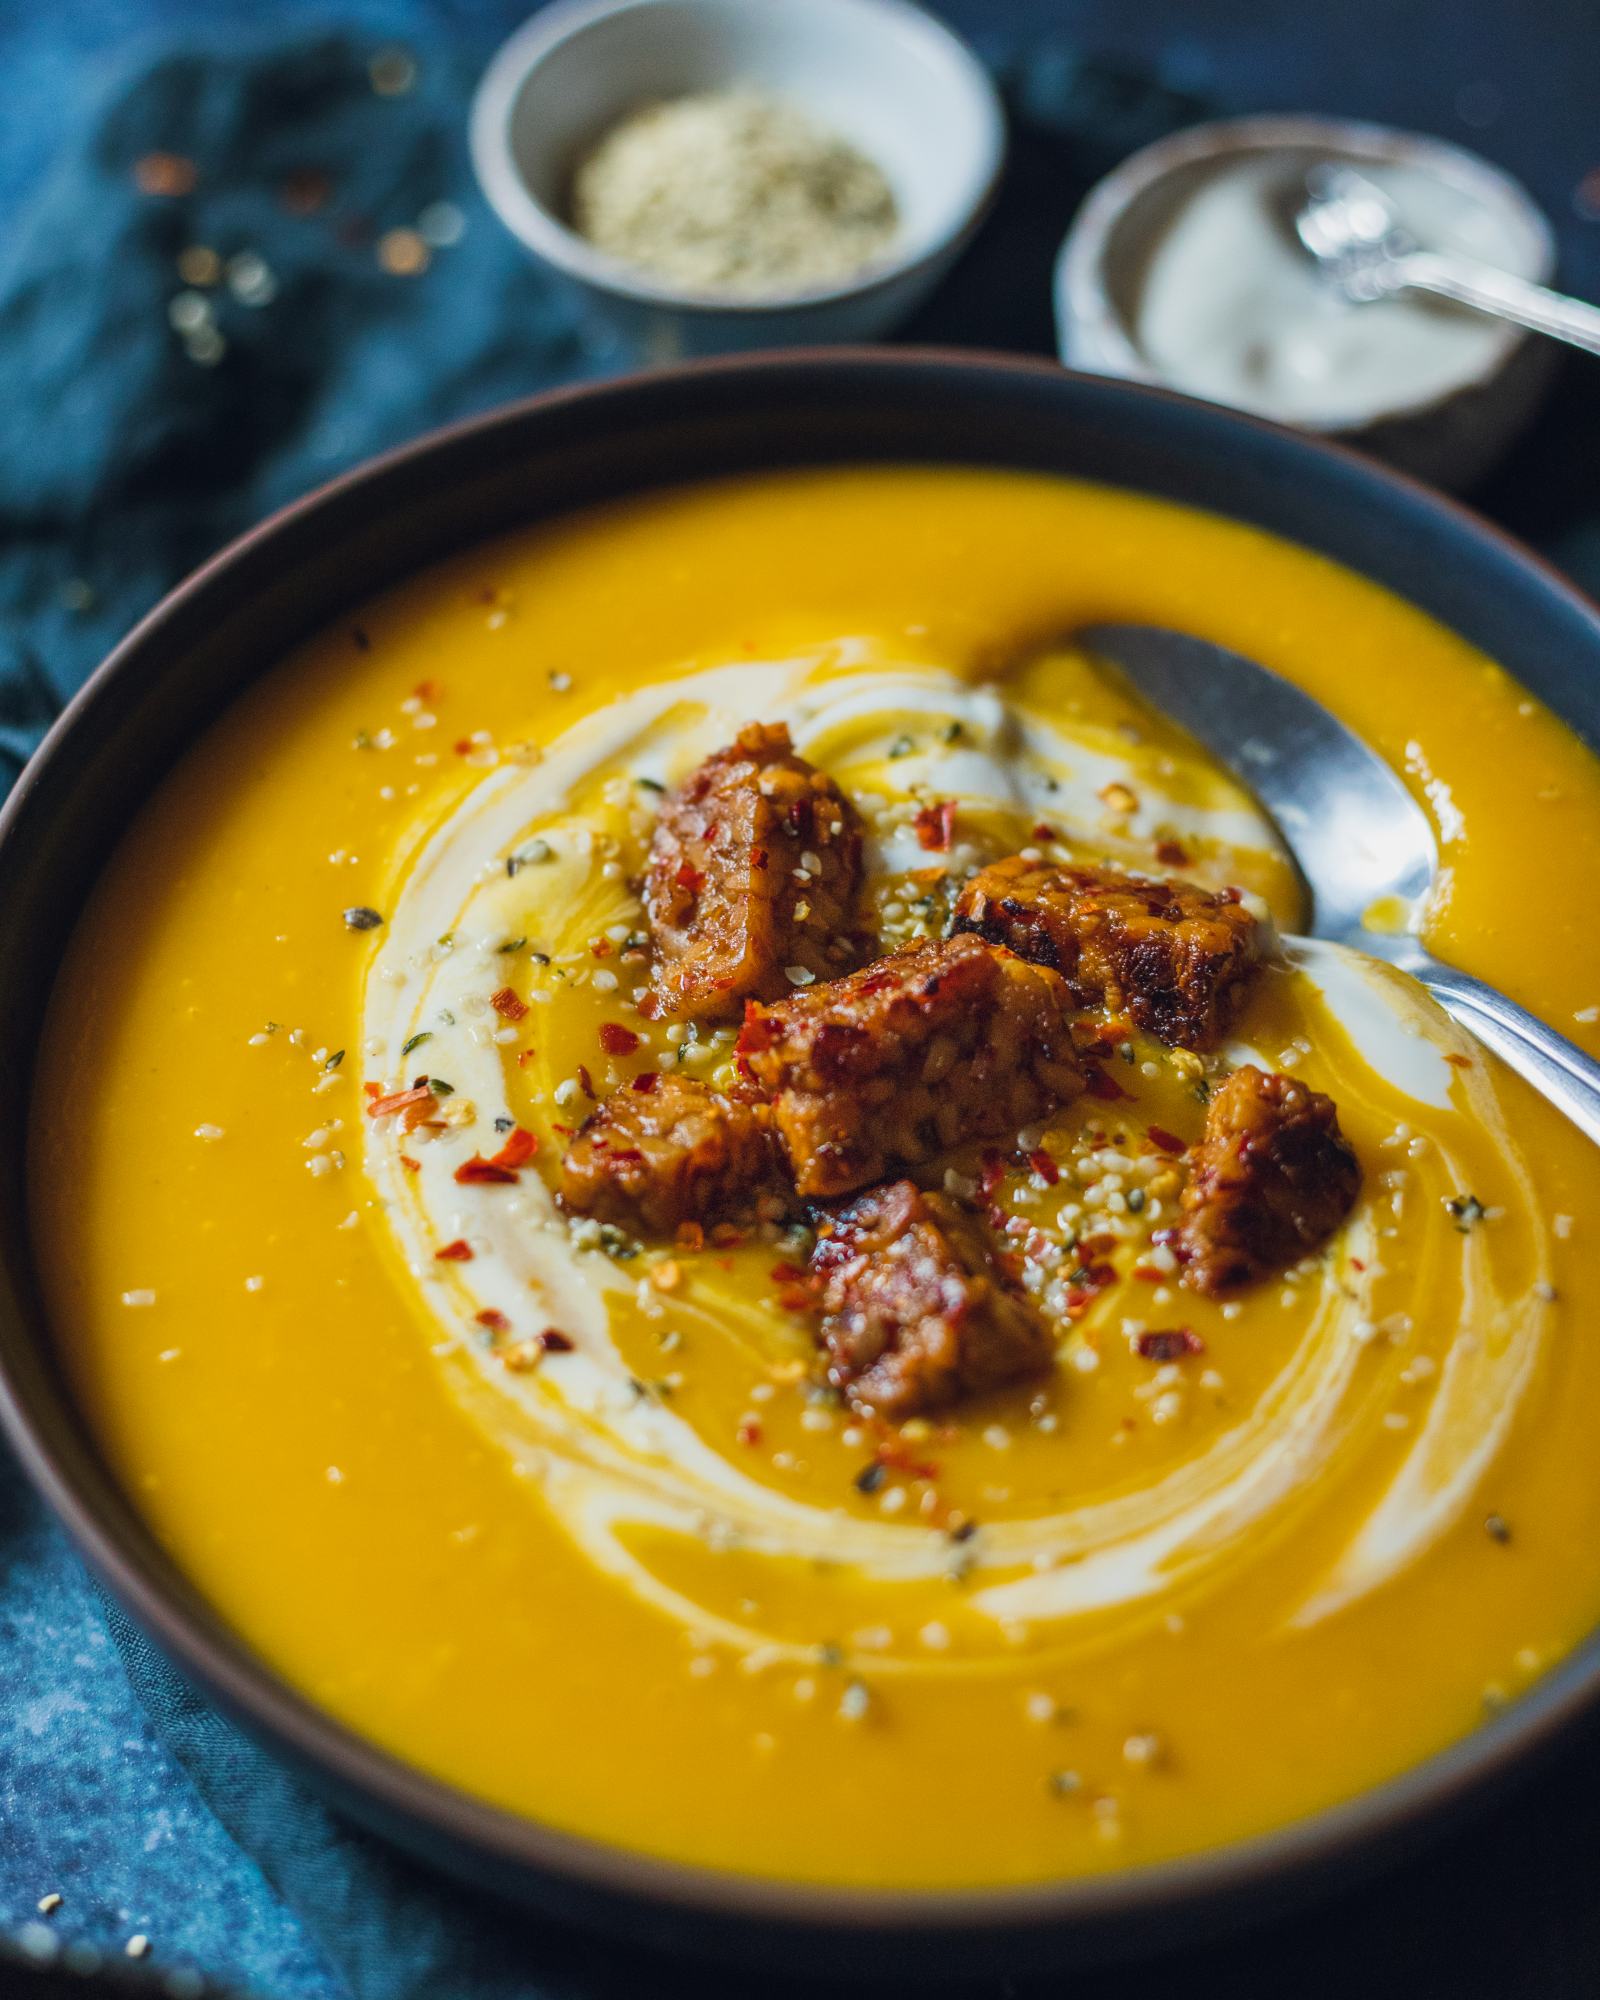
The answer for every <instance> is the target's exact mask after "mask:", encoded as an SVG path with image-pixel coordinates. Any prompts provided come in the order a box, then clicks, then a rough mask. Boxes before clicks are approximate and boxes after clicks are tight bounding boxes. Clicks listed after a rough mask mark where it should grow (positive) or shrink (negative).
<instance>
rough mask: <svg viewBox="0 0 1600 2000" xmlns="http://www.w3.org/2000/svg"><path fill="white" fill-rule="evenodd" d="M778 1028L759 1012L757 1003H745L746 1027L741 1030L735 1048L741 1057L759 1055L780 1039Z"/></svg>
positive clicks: (751, 1001)
mask: <svg viewBox="0 0 1600 2000" xmlns="http://www.w3.org/2000/svg"><path fill="white" fill-rule="evenodd" d="M778 1033H779V1030H778V1027H777V1025H776V1023H775V1022H772V1021H769V1020H767V1019H766V1018H765V1017H764V1016H763V1015H762V1014H761V1013H759V1012H758V1011H757V1003H756V1002H755V1001H754V1000H747V1001H746V1002H745V1003H744V1026H743V1027H742V1028H740V1030H739V1039H738V1040H737V1041H736V1042H735V1043H734V1045H733V1046H734V1047H735V1048H736V1049H737V1050H738V1051H739V1053H740V1054H741V1055H751V1054H759V1052H760V1051H761V1050H762V1049H769V1048H771V1046H772V1044H773V1043H774V1042H775V1041H776V1040H777V1039H778Z"/></svg>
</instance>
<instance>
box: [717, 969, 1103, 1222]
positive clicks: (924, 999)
mask: <svg viewBox="0 0 1600 2000" xmlns="http://www.w3.org/2000/svg"><path fill="white" fill-rule="evenodd" d="M1070 1005H1071V994H1070V993H1069V991H1068V989H1067V987H1066V985H1065V984H1064V982H1063V981H1062V980H1061V979H1059V978H1058V977H1057V975H1056V974H1055V973H1053V972H1048V971H1045V970H1044V969H1043V968H1042V967H1040V966H1036V965H1028V964H1026V963H1024V961H1023V960H1022V959H1020V958H1018V957H1016V955H1015V954H1014V953H1012V952H1009V951H1002V950H998V949H997V948H996V947H995V946H993V945H988V944H984V943H982V942H981V941H980V940H979V939H977V938H970V937H958V938H941V939H933V940H929V941H927V942H924V943H921V944H912V945H906V946H903V947H902V948H901V950H899V951H897V952H891V953H890V955H889V956H888V957H887V958H881V959H879V960H878V961H877V962H876V963H875V964H873V965H869V966H867V967H865V968H864V969H863V970H862V971H860V972H855V973H852V974H850V976H849V977H848V978H846V979H836V980H834V981H832V982H831V983H830V984H828V985H826V986H813V987H809V988H807V989H806V990H805V991H803V992H799V993H794V994H791V995H790V997H789V998H788V999H787V1000H782V1001H779V1002H778V1004H777V1005H776V1006H772V1007H763V1006H758V1005H756V1004H754V1003H752V1004H751V1006H750V1008H749V1009H748V1011H747V1013H746V1016H745V1025H744V1029H743V1031H742V1033H741V1034H740V1036H739V1050H740V1053H741V1054H742V1055H743V1057H744V1058H745V1060H746V1062H747V1063H748V1064H749V1068H750V1073H751V1074H752V1075H753V1076H754V1078H755V1080H756V1081H757V1083H759V1084H760V1085H761V1086H762V1088H763V1089H765V1090H767V1091H768V1092H770V1093H771V1095H772V1098H773V1120H774V1123H775V1124H776V1126H777V1130H778V1135H779V1137H780V1138H781V1139H782V1141H783V1145H784V1149H785V1151H786V1152H787V1154H788V1156H789V1165H790V1167H791V1169H792V1170H793V1173H794V1178H795V1184H796V1186H797V1187H798V1188H799V1190H800V1192H801V1193H802V1194H803V1195H822V1196H827V1195H838V1194H848V1193H850V1191H851V1190H852V1189H853V1188H858V1187H865V1186H866V1185H867V1184H868V1183H869V1182H871V1181H877V1180H882V1179H883V1178H884V1176H885V1175H886V1174H889V1173H892V1172H894V1171H896V1170H898V1169H900V1168H904V1167H910V1166H916V1165H919V1164H920V1163H922V1162H923V1161H925V1160H928V1159H931V1158H932V1157H933V1156H934V1155H935V1154H936V1153H941V1152H944V1151H946V1150H947V1149H948V1148H949V1147H951V1146H958V1145H961V1144H964V1143H965V1142H966V1141H968V1140H972V1139H998V1138H1010V1137H1011V1136H1012V1135H1013V1134H1014V1133H1015V1132H1016V1131H1017V1130H1018V1128H1019V1127H1021V1126H1023V1125H1027V1124H1029V1123H1031V1122H1032V1121H1033V1120H1034V1119H1036V1118H1040V1117H1043V1116H1044V1115H1045V1114H1046V1113H1047V1112H1049V1111H1051V1110H1052V1109H1053V1108H1054V1107H1055V1106H1056V1105H1057V1104H1060V1103H1063V1102H1064V1101H1065V1100H1066V1099H1068V1098H1070V1097H1075V1096H1076V1095H1077V1093H1078V1092H1079V1091H1080V1090H1081V1089H1082V1088H1083V1076H1082V1073H1081V1072H1080V1070H1079V1069H1078V1066H1077V1061H1076V1058H1075V1056H1074V1054H1073V1047H1072V1034H1071V1028H1070V1024H1069V1022H1068V1018H1067V1013H1068V1009H1069V1007H1070Z"/></svg>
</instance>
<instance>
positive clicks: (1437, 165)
mask: <svg viewBox="0 0 1600 2000" xmlns="http://www.w3.org/2000/svg"><path fill="white" fill-rule="evenodd" d="M1251 154H1281V155H1287V156H1289V157H1290V158H1293V157H1295V156H1303V158H1304V160H1305V163H1306V165H1308V166H1309V165H1311V164H1313V163H1314V162H1316V161H1320V160H1336V161H1348V162H1350V163H1351V164H1353V165H1355V166H1357V167H1359V166H1362V165H1374V164H1384V163H1388V164H1395V165H1407V166H1412V167H1417V168H1420V169H1423V170H1425V171H1426V172H1428V173H1430V174H1432V175H1433V176H1434V177H1435V178H1436V179H1439V180H1442V181H1445V182H1447V183H1449V184H1451V185H1453V186H1455V187H1458V188H1460V189H1462V190H1463V191H1464V192H1465V193H1467V194H1469V195H1470V196H1471V197H1472V198H1473V199H1474V200H1475V201H1476V202H1478V203H1480V204H1481V205H1482V206H1484V207H1485V208H1487V209H1489V210H1491V211H1493V212H1494V213H1495V214H1496V216H1497V217H1498V219H1499V221H1500V223H1501V225H1502V226H1503V229H1504V233H1505V236H1506V238H1507V241H1508V243H1509V244H1510V245H1511V246H1512V248H1513V255H1512V256H1511V258H1510V259H1509V260H1508V262H1509V263H1510V266H1511V268H1513V269H1515V271H1516V272H1517V274H1518V275H1519V276H1521V277H1525V278H1535V279H1538V280H1540V281H1541V282H1544V283H1548V282H1549V280H1550V276H1551V274H1552V272H1553V270H1554V268H1555V238H1554V235H1553V233H1552V231H1551V228H1550V224H1549V222H1548V220H1547V219H1546V217H1545V215H1544V212H1543V210H1542V209H1540V208H1539V206H1538V205H1537V203H1536V202H1535V201H1534V199H1533V197H1532V196H1531V195H1530V194H1529V193H1528V192H1527V190H1526V189H1525V188H1524V187H1523V186H1522V184H1521V183H1520V182H1519V181H1516V180H1513V179H1512V177H1511V176H1510V175H1509V174H1507V173H1503V172H1502V171H1501V170H1500V169H1499V168H1498V167H1495V166H1491V165H1490V163H1489V162H1488V161H1487V160H1484V159H1480V158H1479V156H1478V155H1477V154H1476V153H1470V152H1467V151H1466V150H1465V149H1464V148H1462V147H1460V146H1452V145H1448V144H1447V143H1445V142H1444V141H1443V140H1440V139H1430V138H1425V137H1422V136H1421V135H1419V134H1417V133H1412V132H1400V131H1395V130H1392V129H1391V128H1389V127H1388V126H1383V125H1367V124H1360V123H1356V122H1353V121H1349V120H1344V119H1333V118H1314V117H1309V116H1301V115H1295V116H1288V117H1256V118H1231V119H1223V120H1219V121H1217V122H1216V123H1214V124H1206V125H1196V126H1191V127H1190V128H1189V129H1188V130H1187V131H1183V132H1178V133H1175V134H1174V135H1173V136H1172V137H1171V138H1167V139H1159V140H1157V141H1156V143H1155V144H1154V145H1152V146H1146V147H1145V148H1143V150H1142V151H1140V152H1137V153H1134V154H1133V155H1131V156H1130V157H1129V158H1128V159H1126V160H1124V161H1123V162H1122V164H1121V165H1120V166H1118V167H1116V168H1114V169H1113V171H1112V172H1111V173H1109V174H1107V176H1106V177H1105V179H1104V180H1102V181H1101V182H1099V184H1098V185H1097V186H1096V187H1094V188H1092V189H1091V190H1090V192H1089V194H1088V196H1087V197H1086V199H1085V200H1084V203H1083V205H1082V207H1081V208H1080V209H1079V210H1078V213H1077V216H1076V218H1075V219H1074V221H1073V224H1072V228H1071V229H1070V230H1069V232H1068V234H1067V238H1066V241H1065V242H1064V243H1063V244H1062V246H1061V254H1060V256H1059V257H1058V259H1057V261H1056V273H1055V309H1056V337H1057V342H1058V345H1059V348H1060V353H1061V358H1062V360H1063V361H1065V362H1066V363H1067V365H1068V366H1069V367H1073V368H1082V369H1087V370H1088V371H1090V372H1091V373H1093V374H1099V375H1120V376H1123V377H1125V378H1127V379H1128V380H1130V381H1136V382H1158V383H1166V385H1167V386H1169V387H1179V386H1181V385H1180V384H1175V383H1169V382H1167V378H1166V377H1165V376H1164V375H1163V374H1162V373H1161V372H1160V370H1159V369H1157V368H1156V367H1155V366H1153V365H1152V363H1151V362H1150V360H1149V359H1148V357H1147V356H1146V355H1145V354H1144V352H1143V350H1142V349H1141V347H1140V345H1139V342H1138V338H1137V335H1136V332H1135V326H1136V319H1137V310H1138V298H1139V287H1140V284H1141V281H1142V275H1143V272H1144V269H1145V266H1146V264H1147V261H1148V258H1149V255H1150V251H1151V248H1152V246H1153V244H1154V242H1155V241H1156V239H1157V236H1158V235H1159V232H1160V231H1161V229H1162V228H1163V227H1164V226H1165V224H1166V222H1167V221H1168V219H1169V218H1170V217H1171V216H1172V215H1173V213H1174V212H1175V210H1176V208H1177V206H1178V204H1179V203H1180V202H1181V201H1182V200H1184V199H1185V197H1186V196H1187V194H1188V193H1189V191H1190V190H1191V189H1193V188H1194V187H1196V186H1197V185H1198V184H1199V183H1200V182H1201V181H1202V180H1203V179H1204V178H1205V177H1207V176H1208V175H1210V174H1212V173H1214V172H1215V171H1217V170H1218V168H1219V167H1222V166H1224V165H1226V164H1227V163H1228V162H1230V161H1232V160H1236V159H1239V158H1243V157H1246V156H1249V155H1251ZM1502 332H1503V337H1502V338H1500V339H1499V340H1497V341H1496V342H1495V343H1494V345H1493V347H1492V349H1491V351H1490V355H1489V358H1488V360H1487V363H1486V365H1485V366H1484V367H1483V369H1482V370H1481V371H1480V372H1479V374H1478V375H1477V376H1476V377H1475V378H1474V379H1472V380H1471V381H1469V382H1467V383H1465V384H1463V385H1460V386H1457V387H1454V388H1450V389H1446V390H1444V391H1443V392H1440V393H1435V394H1430V395H1428V396H1426V397H1423V398H1421V399H1419V400H1416V401H1412V402H1409V403H1392V404H1388V405H1385V406H1383V407H1378V408H1374V409H1373V410H1372V411H1371V412H1370V413H1369V414H1368V415H1366V416H1364V417H1363V418H1361V419H1360V420H1359V421H1348V420H1347V421H1341V422H1327V423H1316V422H1313V421H1309V420H1306V421H1302V422H1300V423H1299V424H1298V425H1297V426H1296V427H1297V428H1299V429H1301V430H1308V431H1312V432H1314V433H1315V434H1317V435H1319V436H1323V437H1331V438H1336V439H1339V440H1340V441H1341V442H1344V443H1347V444H1356V445H1360V446H1361V447H1362V448H1363V449H1365V450H1368V451H1372V452H1374V453H1376V454H1377V455H1378V456H1380V457H1382V458H1385V459H1388V460H1389V461H1390V462H1391V463H1392V464H1395V465H1398V466H1400V467H1401V468H1402V469H1403V470H1405V471H1408V472H1411V473H1413V474H1414V475H1416V476H1417V477H1419V478H1423V479H1428V480H1431V481H1432V482H1433V483H1434V484H1436V485H1439V486H1446V487H1459V486H1467V485H1470V484H1472V482H1473V481H1475V480H1476V479H1478V478H1480V477H1481V476H1482V475H1483V474H1484V473H1485V472H1486V471H1487V470H1488V469H1489V467H1490V466H1491V465H1492V464H1493V462H1494V461H1495V460H1496V459H1497V458H1499V457H1500V455H1501V453H1502V452H1503V451H1504V450H1505V449H1506V447H1507V446H1508V445H1509V444H1510V443H1511V441H1512V439H1513V438H1514V437H1515V436H1516V435H1517V433H1518V432H1519V431H1520V430H1521V429H1522V428H1523V427H1524V425H1525V424H1526V423H1527V421H1528V419H1529V418H1530V417H1531V416H1532V415H1533V413H1534V411H1535V409H1536V408H1537V406H1538V404H1539V401H1540V399H1541V398H1542V396H1543V394H1544V391H1545V389H1546V387H1547V386H1548V384H1549V381H1550V379H1551V375H1552V372H1553V366H1554V354H1553V349H1552V347H1551V343H1550V342H1548V341H1544V340H1540V339H1539V338H1537V337H1536V336H1533V335H1529V334H1525V333H1523V332H1521V331H1519V329H1517V328H1516V327H1513V326H1506V327H1505V328H1504V329H1503V330H1502Z"/></svg>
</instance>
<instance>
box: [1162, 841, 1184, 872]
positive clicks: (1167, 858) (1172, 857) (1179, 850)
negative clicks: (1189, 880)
mask: <svg viewBox="0 0 1600 2000" xmlns="http://www.w3.org/2000/svg"><path fill="white" fill-rule="evenodd" d="M1156 859H1157V860H1158V861H1160V862H1164V863H1165V864H1166V866H1167V867H1168V868H1187V867H1188V865H1189V850H1188V848H1186V847H1185V846H1184V845H1183V843H1182V841H1180V840H1158V841H1157V842H1156Z"/></svg>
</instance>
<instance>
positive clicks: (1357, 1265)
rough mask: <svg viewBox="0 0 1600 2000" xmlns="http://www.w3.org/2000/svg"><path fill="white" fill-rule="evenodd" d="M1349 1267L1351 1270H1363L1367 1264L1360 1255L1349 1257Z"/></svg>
mask: <svg viewBox="0 0 1600 2000" xmlns="http://www.w3.org/2000/svg"><path fill="white" fill-rule="evenodd" d="M1350 1268H1351V1270H1352V1271H1364V1270H1365V1269H1366V1268H1367V1266H1366V1263H1365V1261H1364V1259H1362V1258H1360V1257H1352V1258H1351V1259H1350Z"/></svg>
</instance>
